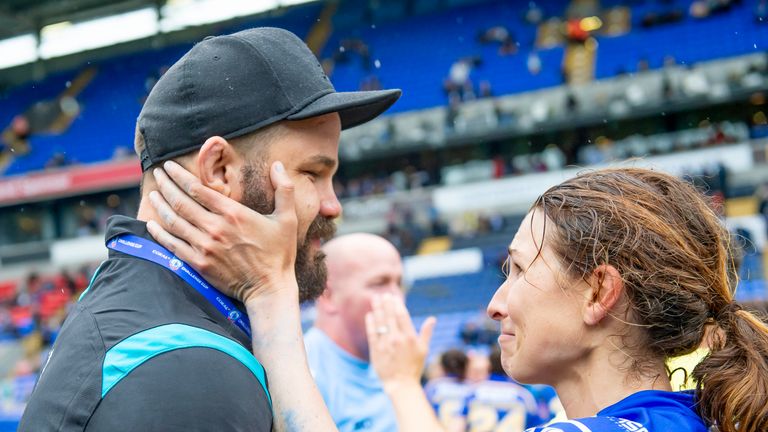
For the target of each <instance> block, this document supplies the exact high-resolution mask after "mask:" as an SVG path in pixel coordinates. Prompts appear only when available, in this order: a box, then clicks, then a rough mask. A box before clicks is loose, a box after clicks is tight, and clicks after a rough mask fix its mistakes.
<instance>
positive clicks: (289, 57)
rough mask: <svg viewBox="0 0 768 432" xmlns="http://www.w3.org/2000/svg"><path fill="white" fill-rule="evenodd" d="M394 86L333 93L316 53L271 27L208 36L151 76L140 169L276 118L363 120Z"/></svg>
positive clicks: (345, 124)
mask: <svg viewBox="0 0 768 432" xmlns="http://www.w3.org/2000/svg"><path fill="white" fill-rule="evenodd" d="M400 93H401V92H400V90H396V89H395V90H380V91H363V92H341V93H340V92H337V91H336V90H335V89H334V88H333V85H332V84H331V82H330V80H329V79H328V77H327V76H326V75H325V73H324V72H323V69H322V67H321V66H320V63H319V62H318V61H317V58H316V57H315V55H314V54H312V52H311V51H310V50H309V48H308V47H307V46H306V45H305V44H304V42H303V41H302V40H301V39H299V38H298V37H297V36H296V35H294V34H293V33H291V32H289V31H286V30H283V29H278V28H270V27H262V28H254V29H249V30H244V31H241V32H238V33H234V34H231V35H226V36H216V37H208V38H206V39H204V40H203V41H202V42H200V43H198V44H196V45H195V46H194V47H193V48H192V49H191V50H189V52H187V53H186V54H185V55H184V57H182V58H181V59H180V60H179V61H177V62H176V63H175V64H174V65H173V66H171V68H170V69H168V71H167V72H166V73H165V74H164V75H163V76H162V77H161V78H160V79H159V80H158V81H157V84H155V86H154V88H152V91H151V92H150V93H149V96H148V97H147V100H146V102H145V103H144V107H143V108H142V110H141V113H140V114H139V119H138V128H139V131H140V132H141V134H142V135H143V136H144V142H145V150H144V151H143V152H142V154H141V168H142V171H146V170H147V169H149V168H150V167H151V166H153V165H155V164H157V163H160V162H163V161H166V160H168V159H172V158H175V157H177V156H181V155H183V154H186V153H189V152H191V151H193V150H195V149H198V148H200V147H201V146H202V145H203V143H204V142H205V140H206V139H208V138H210V137H212V136H221V137H223V138H226V139H229V138H235V137H239V136H242V135H245V134H248V133H250V132H253V131H256V130H258V129H261V128H263V127H265V126H268V125H270V124H273V123H276V122H278V121H281V120H302V119H306V118H310V117H315V116H319V115H322V114H328V113H332V112H337V113H339V116H340V117H341V128H342V129H347V128H351V127H353V126H357V125H359V124H362V123H365V122H367V121H369V120H371V119H373V118H375V117H377V116H378V115H379V114H381V113H383V112H384V111H386V110H387V108H389V107H390V106H392V104H393V103H395V101H397V99H398V98H399V97H400Z"/></svg>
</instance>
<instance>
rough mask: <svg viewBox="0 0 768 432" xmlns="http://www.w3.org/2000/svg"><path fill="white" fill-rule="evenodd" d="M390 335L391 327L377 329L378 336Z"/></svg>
mask: <svg viewBox="0 0 768 432" xmlns="http://www.w3.org/2000/svg"><path fill="white" fill-rule="evenodd" d="M387 333H389V327H387V326H379V327H376V334H378V335H383V334H387Z"/></svg>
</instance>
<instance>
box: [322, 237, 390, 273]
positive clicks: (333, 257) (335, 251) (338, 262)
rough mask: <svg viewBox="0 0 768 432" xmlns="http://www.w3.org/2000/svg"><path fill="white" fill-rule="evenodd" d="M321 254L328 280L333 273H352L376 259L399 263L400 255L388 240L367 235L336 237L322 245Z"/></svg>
mask: <svg viewBox="0 0 768 432" xmlns="http://www.w3.org/2000/svg"><path fill="white" fill-rule="evenodd" d="M323 252H324V253H325V256H326V260H325V262H326V265H327V266H328V277H329V279H330V277H331V275H332V274H333V273H338V272H349V271H353V270H354V269H356V268H360V267H365V266H367V265H369V264H370V263H371V261H373V260H376V259H381V258H384V259H390V260H397V261H400V253H399V252H398V251H397V248H395V246H394V245H393V244H392V243H390V242H389V240H387V239H385V238H383V237H381V236H377V235H374V234H368V233H354V234H346V235H343V236H339V237H336V238H334V239H333V240H331V241H329V242H327V243H326V244H325V245H323ZM332 267H333V269H331V268H332Z"/></svg>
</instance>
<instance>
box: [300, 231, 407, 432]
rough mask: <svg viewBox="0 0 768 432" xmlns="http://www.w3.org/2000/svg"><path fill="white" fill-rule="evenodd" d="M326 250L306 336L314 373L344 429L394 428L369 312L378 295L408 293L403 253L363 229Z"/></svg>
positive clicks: (381, 429) (311, 368)
mask: <svg viewBox="0 0 768 432" xmlns="http://www.w3.org/2000/svg"><path fill="white" fill-rule="evenodd" d="M323 252H325V255H326V260H325V261H326V265H327V267H328V279H327V283H326V289H325V292H324V293H323V294H322V296H320V297H319V298H318V299H317V301H316V303H315V305H316V309H317V318H316V320H315V323H314V326H313V327H312V328H311V329H309V330H308V331H307V333H306V335H305V337H304V343H305V345H306V348H307V357H308V361H309V367H310V370H311V371H312V375H313V376H314V378H315V381H316V382H317V386H318V388H319V389H320V393H321V394H322V395H323V399H324V400H325V403H326V405H328V409H329V410H330V412H331V416H332V417H333V420H334V422H336V425H337V426H338V428H339V430H340V431H341V432H347V431H396V430H397V422H396V418H395V412H394V408H393V407H392V403H391V402H390V400H389V398H388V397H387V395H386V394H385V393H384V390H383V389H382V386H381V382H380V381H379V378H378V376H377V375H376V373H375V371H374V369H373V367H372V366H371V364H370V361H369V356H368V338H367V336H366V331H365V314H366V313H368V312H369V311H370V310H371V302H372V300H373V298H374V296H376V295H380V294H391V295H393V296H397V297H399V298H401V299H402V298H403V297H404V295H405V294H404V292H403V289H402V278H403V265H402V260H401V258H400V254H399V252H398V251H397V249H396V248H395V247H394V246H393V245H392V243H390V242H389V241H387V240H385V239H384V238H382V237H379V236H376V235H373V234H363V233H359V234H348V235H344V236H340V237H337V238H335V239H333V240H331V241H330V242H328V243H326V244H325V245H324V246H323ZM381 331H386V329H383V328H382V329H381Z"/></svg>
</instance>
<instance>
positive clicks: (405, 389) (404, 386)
mask: <svg viewBox="0 0 768 432" xmlns="http://www.w3.org/2000/svg"><path fill="white" fill-rule="evenodd" d="M382 388H383V389H384V392H385V393H386V394H387V395H389V396H390V397H391V398H394V397H397V396H401V395H404V394H409V393H413V392H418V393H421V392H422V391H423V390H422V388H421V383H419V380H418V379H408V378H397V379H387V380H384V381H382Z"/></svg>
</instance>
